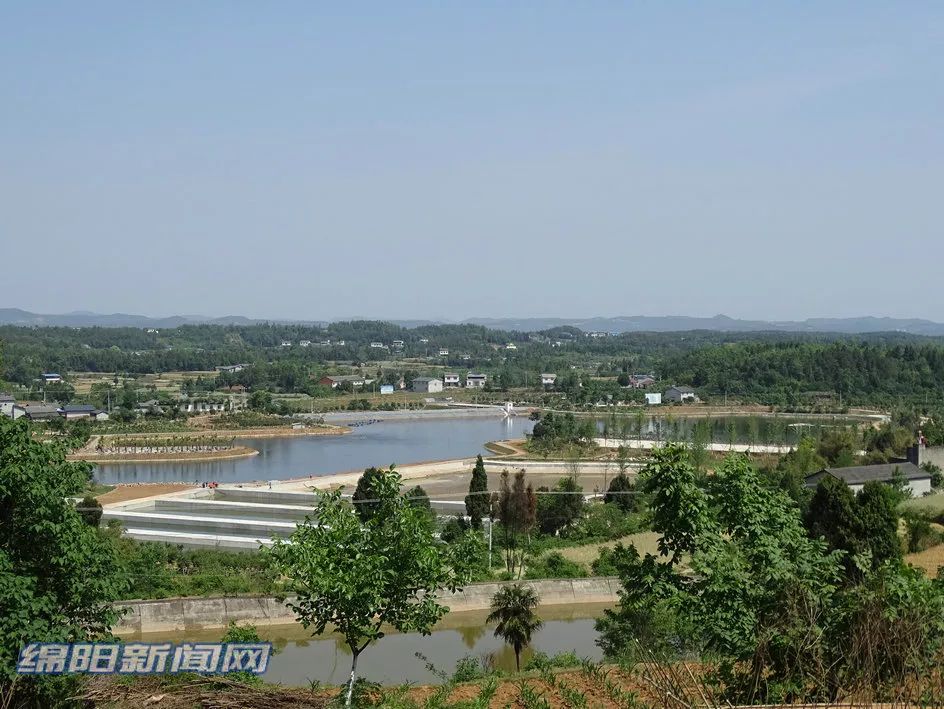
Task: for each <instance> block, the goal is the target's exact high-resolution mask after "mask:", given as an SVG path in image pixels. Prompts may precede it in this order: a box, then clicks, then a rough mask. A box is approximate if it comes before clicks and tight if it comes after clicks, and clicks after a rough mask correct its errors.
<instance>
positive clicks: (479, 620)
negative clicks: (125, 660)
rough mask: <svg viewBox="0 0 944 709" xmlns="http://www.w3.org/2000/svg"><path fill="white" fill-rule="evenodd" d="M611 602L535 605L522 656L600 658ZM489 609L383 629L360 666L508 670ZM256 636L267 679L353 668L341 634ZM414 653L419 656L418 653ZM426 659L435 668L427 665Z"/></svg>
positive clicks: (510, 657) (392, 676)
mask: <svg viewBox="0 0 944 709" xmlns="http://www.w3.org/2000/svg"><path fill="white" fill-rule="evenodd" d="M607 607H609V606H608V605H606V604H583V605H580V606H576V607H574V606H546V607H544V608H540V609H539V611H538V612H539V614H540V616H541V618H542V619H543V620H544V626H543V627H542V628H541V630H540V631H538V632H537V633H536V634H535V635H534V638H533V642H532V646H531V648H529V649H528V650H526V651H525V652H524V653H523V655H522V663H525V662H527V660H528V659H529V658H530V657H531V655H532V654H533V653H534V652H535V651H540V652H544V653H547V654H549V655H554V654H557V653H560V652H569V651H573V652H576V654H577V655H578V656H580V657H588V658H590V659H594V660H598V659H600V658H601V657H602V653H601V652H600V649H599V648H598V647H597V646H596V644H595V643H596V638H597V633H596V631H595V630H594V629H593V623H594V619H595V618H597V617H599V616H601V615H602V614H603V610H604V609H605V608H607ZM487 615H488V612H487V611H472V612H466V613H450V614H448V615H447V616H446V617H445V618H443V619H442V621H440V623H439V624H438V625H437V626H436V628H435V629H434V630H433V632H432V633H431V634H430V635H427V636H422V635H420V634H419V633H403V634H400V633H397V632H395V631H393V630H390V631H389V633H390V634H389V635H387V636H386V637H384V638H383V639H381V640H380V641H379V642H377V643H375V644H374V645H373V646H371V647H370V648H368V649H367V650H366V651H364V654H363V655H361V658H360V660H359V661H358V670H359V672H360V673H361V674H362V675H363V676H364V677H367V678H368V679H370V680H373V681H375V682H380V683H381V684H400V683H403V682H414V683H421V684H433V683H437V682H440V681H441V677H439V676H438V672H445V673H446V674H447V675H451V674H452V672H453V670H454V668H455V665H456V662H458V661H459V660H460V659H462V658H463V657H466V656H468V655H471V656H473V657H480V658H485V657H488V658H489V659H490V661H491V662H492V663H494V664H495V665H496V666H497V667H500V668H502V669H507V670H513V669H514V667H515V653H514V651H513V650H512V649H511V648H510V647H509V646H507V645H505V644H504V643H502V641H501V640H499V639H498V638H496V637H494V626H486V625H485V618H486V616H487ZM222 632H223V631H221V630H214V631H200V632H192V631H190V632H186V633H179V634H163V633H162V634H148V635H144V636H135V637H131V636H127V637H125V638H123V639H124V640H126V641H127V640H132V639H140V638H143V639H144V640H147V641H149V642H157V641H159V640H170V641H172V642H183V641H185V640H186V641H196V640H219V638H220V636H221V635H222ZM259 632H260V635H262V636H263V638H264V639H265V640H269V641H271V642H272V644H273V646H274V647H275V649H276V651H277V654H276V656H275V657H274V658H273V659H272V661H271V662H270V664H269V670H268V671H267V672H266V674H265V679H266V681H268V682H281V683H282V684H285V685H291V686H304V685H307V684H308V683H309V681H310V680H318V681H320V682H325V683H329V684H338V685H339V684H341V683H342V682H344V681H345V680H346V679H347V675H348V673H349V672H350V670H351V651H350V649H349V648H348V647H347V645H346V644H345V643H344V640H343V639H342V638H341V636H339V635H329V636H322V637H311V636H310V635H309V634H308V631H306V630H305V629H304V628H302V627H301V626H300V625H287V626H270V627H265V626H261V627H260V628H259ZM417 653H419V654H420V655H421V656H422V658H425V659H422V658H421V657H417ZM427 663H430V664H432V665H433V668H432V669H431V668H429V667H427Z"/></svg>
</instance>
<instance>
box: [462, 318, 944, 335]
mask: <svg viewBox="0 0 944 709" xmlns="http://www.w3.org/2000/svg"><path fill="white" fill-rule="evenodd" d="M463 322H466V323H470V324H474V325H484V326H485V327H489V328H495V329H503V330H520V331H524V332H534V331H539V330H548V329H550V328H553V327H562V326H572V327H577V328H580V329H581V330H583V331H584V332H615V333H623V332H680V331H685V330H713V331H716V332H770V331H773V332H777V331H779V332H834V333H835V332H839V333H846V334H863V333H867V332H906V333H909V334H912V335H929V336H940V335H944V323H937V322H933V321H931V320H922V319H920V318H887V317H882V318H878V317H874V316H863V317H855V318H807V319H806V320H780V321H777V320H738V319H735V318H730V317H728V316H727V315H715V316H714V317H711V318H699V317H690V316H686V315H666V316H651V315H632V316H619V317H612V318H603V317H595V318H470V319H468V320H464V321H463Z"/></svg>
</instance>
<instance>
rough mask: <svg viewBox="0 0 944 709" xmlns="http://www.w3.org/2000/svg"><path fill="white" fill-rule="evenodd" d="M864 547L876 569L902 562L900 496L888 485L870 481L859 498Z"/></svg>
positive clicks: (858, 515) (860, 527)
mask: <svg viewBox="0 0 944 709" xmlns="http://www.w3.org/2000/svg"><path fill="white" fill-rule="evenodd" d="M856 516H857V523H858V534H859V539H860V540H861V546H862V547H863V548H865V549H867V550H868V551H869V552H870V553H871V555H872V567H873V568H878V567H879V566H881V565H882V564H884V563H885V562H887V561H900V560H901V543H900V542H899V540H898V497H897V496H896V495H895V491H894V490H893V489H892V488H891V487H889V486H888V485H884V484H882V483H880V482H874V481H872V482H867V483H866V484H865V485H864V486H863V487H862V489H861V490H860V491H859V493H858V494H857V495H856Z"/></svg>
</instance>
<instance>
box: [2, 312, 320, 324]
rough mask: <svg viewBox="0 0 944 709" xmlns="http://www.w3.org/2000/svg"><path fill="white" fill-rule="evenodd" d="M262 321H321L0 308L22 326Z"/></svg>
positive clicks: (6, 320) (6, 318) (10, 320)
mask: <svg viewBox="0 0 944 709" xmlns="http://www.w3.org/2000/svg"><path fill="white" fill-rule="evenodd" d="M264 322H291V323H299V324H306V325H307V324H322V323H321V322H316V321H302V320H268V319H263V320H255V319H253V318H247V317H245V316H243V315H224V316H223V317H219V318H211V317H204V316H201V315H171V316H169V317H166V318H152V317H148V316H147V315H132V314H129V313H109V314H101V313H90V312H75V313H62V314H54V315H45V314H40V313H31V312H29V311H27V310H21V309H19V308H0V325H20V326H23V327H141V328H148V327H153V328H155V329H160V328H162V327H164V328H171V327H179V326H180V325H201V324H209V325H253V324H256V323H264Z"/></svg>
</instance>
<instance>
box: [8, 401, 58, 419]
mask: <svg viewBox="0 0 944 709" xmlns="http://www.w3.org/2000/svg"><path fill="white" fill-rule="evenodd" d="M17 409H19V410H20V412H21V413H20V414H19V416H18V415H16V410H17ZM13 411H14V415H13V418H19V417H20V416H25V417H26V418H28V419H29V420H30V421H50V420H52V419H56V418H59V408H58V407H57V406H53V405H52V404H23V405H22V406H20V405H19V404H18V405H16V406H14V407H13Z"/></svg>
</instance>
